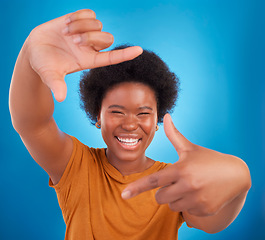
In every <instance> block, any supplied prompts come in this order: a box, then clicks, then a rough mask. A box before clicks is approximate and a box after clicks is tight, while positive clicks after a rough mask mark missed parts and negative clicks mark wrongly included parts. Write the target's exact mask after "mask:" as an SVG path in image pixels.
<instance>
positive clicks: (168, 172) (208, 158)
mask: <svg viewBox="0 0 265 240" xmlns="http://www.w3.org/2000/svg"><path fill="white" fill-rule="evenodd" d="M164 129H165V133H166V135H167V137H168V139H169V140H170V142H171V143H172V145H173V146H174V147H175V149H176V151H177V152H178V155H179V161H178V162H176V163H174V164H173V165H171V166H169V167H167V168H165V169H163V170H161V171H159V172H157V173H154V174H151V175H149V176H147V177H144V178H142V179H140V180H138V181H136V182H134V183H132V184H130V185H129V186H127V188H126V189H125V190H124V192H123V194H122V196H123V197H124V198H125V199H127V198H130V197H134V196H136V195H138V194H139V193H141V192H144V191H148V190H150V189H154V188H157V187H161V188H160V189H159V190H158V191H157V193H156V200H157V202H158V203H159V204H168V205H169V207H170V209H171V210H172V211H176V212H182V214H183V217H184V219H185V221H186V222H187V224H188V225H190V226H192V227H194V228H198V229H201V230H203V231H205V232H208V233H216V232H219V231H221V230H223V229H225V228H226V227H227V226H228V225H229V224H230V223H231V222H232V221H233V220H234V219H235V218H236V216H237V215H238V214H239V212H240V210H241V209H242V207H243V205H244V202H245V198H246V195H247V192H248V190H249V188H250V186H251V179H250V173H249V170H248V167H247V165H246V164H245V163H244V162H243V161H242V160H241V159H239V158H237V157H235V156H231V155H228V154H223V153H220V152H216V151H213V150H210V149H207V148H204V147H201V146H198V145H195V144H193V143H191V142H190V141H188V140H187V139H186V138H185V137H184V136H183V135H182V134H181V133H180V132H179V131H178V130H177V129H176V128H175V126H174V124H173V123H172V121H171V118H170V116H169V115H168V114H167V115H166V116H165V117H164Z"/></svg>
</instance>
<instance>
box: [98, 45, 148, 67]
mask: <svg viewBox="0 0 265 240" xmlns="http://www.w3.org/2000/svg"><path fill="white" fill-rule="evenodd" d="M142 52H143V49H142V48H141V47H138V46H134V47H128V48H125V49H119V50H112V51H108V52H99V53H97V54H96V55H95V61H94V63H95V66H94V67H103V66H107V65H112V64H118V63H121V62H125V61H129V60H132V59H134V58H136V57H138V56H139V55H140V54H142Z"/></svg>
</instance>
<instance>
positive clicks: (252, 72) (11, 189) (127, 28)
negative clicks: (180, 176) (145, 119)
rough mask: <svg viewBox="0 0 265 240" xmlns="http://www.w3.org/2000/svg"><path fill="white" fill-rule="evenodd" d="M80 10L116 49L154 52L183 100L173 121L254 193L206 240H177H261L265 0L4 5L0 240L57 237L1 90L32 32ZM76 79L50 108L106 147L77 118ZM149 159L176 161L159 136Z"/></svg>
mask: <svg viewBox="0 0 265 240" xmlns="http://www.w3.org/2000/svg"><path fill="white" fill-rule="evenodd" d="M82 8H91V9H93V10H94V11H95V12H96V13H97V17H98V19H100V20H101V21H102V22H103V25H104V28H103V30H104V31H109V32H111V33H112V34H113V35H114V37H115V43H114V44H120V43H127V42H130V43H133V44H136V45H140V46H142V47H144V48H147V49H150V50H153V51H155V52H157V53H158V54H159V55H160V56H161V58H162V59H164V60H165V61H166V62H167V64H168V65H169V67H170V69H171V70H172V71H174V72H176V73H177V75H178V76H179V78H180V80H181V89H182V91H181V93H180V98H179V101H178V104H177V106H176V108H175V111H174V114H173V119H174V122H175V125H176V126H177V127H178V128H179V130H180V131H181V132H182V133H183V134H184V135H185V136H186V137H187V138H188V139H189V140H191V141H193V142H194V143H197V144H199V145H202V146H205V147H209V148H212V149H215V150H218V151H221V152H226V153H230V154H234V155H237V156H239V157H241V158H242V159H244V160H245V161H246V162H247V164H248V166H249V168H250V171H251V173H252V181H253V186H252V188H251V190H250V192H249V195H248V198H247V201H246V204H245V207H244V209H243V210H242V212H241V213H240V215H239V217H238V218H237V219H236V221H235V222H234V223H232V225H231V226H230V227H229V228H227V229H226V230H224V231H223V232H221V233H218V234H215V235H209V234H206V233H204V232H202V231H199V230H195V229H189V228H187V227H186V225H185V224H184V225H183V227H182V228H181V230H180V233H179V239H180V240H188V239H197V240H200V239H203V240H205V239H212V240H214V239H215V240H217V239H218V240H221V239H241V240H245V239H265V233H264V227H265V193H264V190H265V187H264V174H265V164H264V160H265V159H264V157H265V153H264V147H263V146H264V144H265V139H264V135H265V134H264V132H265V128H264V125H263V123H264V120H265V119H264V118H265V117H264V115H265V113H264V109H265V108H264V106H263V105H264V104H265V98H264V94H263V93H264V90H265V87H264V75H265V70H264V69H265V68H264V54H265V47H264V46H265V45H264V43H265V34H264V30H265V17H264V10H265V4H264V1H262V0H260V1H258V0H249V1H246V0H241V1H240V0H237V1H228V0H223V1H217V0H209V1H206V0H201V1H196V0H194V1H192V0H182V1H180V0H179V1H177V0H175V1H169V0H164V1H156V0H152V1H143V0H142V1H139V0H134V1H106V0H101V1H94V2H93V1H87V0H86V1H85V0H75V1H69V0H64V1H54V0H45V1H43V3H39V2H37V1H33V0H32V1H30V0H25V1H18V0H12V1H10V0H1V2H0V13H1V15H0V31H1V33H0V35H1V38H0V50H1V52H0V53H1V60H0V61H1V64H0V67H1V75H2V77H1V83H0V93H1V94H0V101H1V104H0V108H1V109H0V113H1V125H0V127H1V131H0V133H1V138H0V141H1V144H0V147H1V157H0V158H1V160H0V190H1V191H0V194H1V195H0V239H3V240H6V239H8V240H13V239H38V240H42V239H49V240H58V239H63V238H64V231H65V225H64V222H63V219H62V215H61V212H60V209H59V207H58V203H57V199H56V195H55V192H54V190H53V189H51V188H49V187H48V176H47V174H46V173H45V172H44V171H43V170H42V169H41V168H40V167H39V166H38V165H37V164H36V163H35V162H34V161H33V160H32V159H31V157H30V155H29V154H28V153H27V150H26V149H25V147H24V146H23V144H22V142H21V140H20V138H19V136H18V135H17V133H16V132H15V131H14V130H13V128H12V125H11V121H10V116H9V111H8V91H9V84H10V79H11V76H12V70H13V67H14V64H15V60H16V57H17V55H18V53H19V50H20V48H21V46H22V44H23V42H24V40H25V38H26V37H27V35H28V34H29V33H30V31H31V29H32V28H34V27H35V26H37V25H39V24H41V23H43V22H46V21H48V20H51V19H53V18H56V17H59V16H61V15H64V14H66V13H68V12H73V11H76V10H78V9H82ZM79 75H80V74H79V73H75V74H72V75H70V76H67V78H66V81H67V83H68V96H67V99H66V101H65V102H63V103H61V104H56V110H55V114H54V115H55V118H56V120H57V123H58V125H59V126H60V128H61V129H62V130H64V131H66V132H67V133H69V134H72V135H74V136H76V137H78V138H79V139H80V140H81V141H83V142H84V143H86V144H88V145H90V146H94V147H103V146H104V143H103V141H102V140H101V136H100V131H99V130H97V129H96V128H95V127H93V126H91V125H90V124H89V122H88V120H87V118H86V117H85V114H84V113H83V112H82V111H81V110H80V109H79V99H78V94H77V86H78V80H79ZM148 155H149V156H150V157H153V158H154V159H156V160H160V161H165V162H174V161H176V160H177V159H178V157H177V154H176V152H175V151H174V149H173V147H172V146H171V144H170V142H169V141H168V140H167V139H166V137H165V135H164V132H163V128H162V127H160V130H159V131H158V132H157V136H156V137H155V139H154V141H153V143H152V144H151V146H150V148H149V150H148Z"/></svg>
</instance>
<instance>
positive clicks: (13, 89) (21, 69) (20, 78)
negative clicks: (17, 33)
mask: <svg viewBox="0 0 265 240" xmlns="http://www.w3.org/2000/svg"><path fill="white" fill-rule="evenodd" d="M9 108H10V113H11V118H12V123H13V126H14V128H15V129H16V131H17V132H19V133H20V134H22V133H24V132H27V133H30V132H34V131H38V130H40V129H41V128H42V127H43V126H45V125H46V124H47V123H48V122H49V121H50V119H51V118H52V114H53V110H54V102H53V97H52V94H51V91H50V89H49V88H48V87H47V86H46V85H45V84H44V83H43V82H42V81H41V79H40V77H39V75H38V74H37V73H36V72H35V71H34V70H33V69H32V67H31V65H30V62H29V49H28V45H27V42H25V44H24V46H23V48H22V49H21V52H20V54H19V56H18V58H17V62H16V65H15V68H14V72H13V76H12V81H11V86H10V94H9Z"/></svg>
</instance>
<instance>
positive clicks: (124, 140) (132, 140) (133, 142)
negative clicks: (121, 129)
mask: <svg viewBox="0 0 265 240" xmlns="http://www.w3.org/2000/svg"><path fill="white" fill-rule="evenodd" d="M117 139H118V140H119V141H120V142H121V143H123V144H125V145H128V146H133V145H136V144H137V143H138V141H139V139H137V138H119V137H117Z"/></svg>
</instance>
